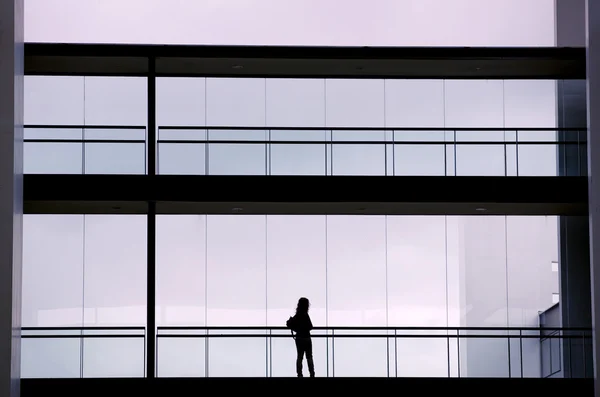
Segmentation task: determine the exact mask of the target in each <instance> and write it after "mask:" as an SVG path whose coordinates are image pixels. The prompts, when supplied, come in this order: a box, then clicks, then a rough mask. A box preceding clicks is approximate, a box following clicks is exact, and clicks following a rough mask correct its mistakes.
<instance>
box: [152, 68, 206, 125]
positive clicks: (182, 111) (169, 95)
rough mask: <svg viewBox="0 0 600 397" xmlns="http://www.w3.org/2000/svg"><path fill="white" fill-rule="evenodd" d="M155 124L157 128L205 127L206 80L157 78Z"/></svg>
mask: <svg viewBox="0 0 600 397" xmlns="http://www.w3.org/2000/svg"><path fill="white" fill-rule="evenodd" d="M156 123H157V124H158V126H159V127H162V126H201V125H205V124H206V79H204V78H196V77H158V78H157V79H156Z"/></svg>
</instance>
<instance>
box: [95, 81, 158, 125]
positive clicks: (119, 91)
mask: <svg viewBox="0 0 600 397" xmlns="http://www.w3.org/2000/svg"><path fill="white" fill-rule="evenodd" d="M147 89H148V87H147V79H146V78H145V77H120V76H119V77H112V76H111V77H107V76H86V77H85V124H89V125H123V126H145V125H146V123H147V122H148V118H147V114H148V113H147V109H148V100H147Z"/></svg>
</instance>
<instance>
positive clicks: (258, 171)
mask: <svg viewBox="0 0 600 397" xmlns="http://www.w3.org/2000/svg"><path fill="white" fill-rule="evenodd" d="M266 156H267V149H266V144H244V143H227V144H221V143H211V144H209V147H208V173H209V174H210V175H266V172H267V157H266Z"/></svg>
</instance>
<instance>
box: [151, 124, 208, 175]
mask: <svg viewBox="0 0 600 397" xmlns="http://www.w3.org/2000/svg"><path fill="white" fill-rule="evenodd" d="M206 139H207V131H206V130H196V129H185V130H182V129H162V130H161V129H159V130H158V147H157V151H158V159H157V166H158V173H159V174H171V175H204V174H205V173H206V148H207V146H206V143H201V141H206Z"/></svg>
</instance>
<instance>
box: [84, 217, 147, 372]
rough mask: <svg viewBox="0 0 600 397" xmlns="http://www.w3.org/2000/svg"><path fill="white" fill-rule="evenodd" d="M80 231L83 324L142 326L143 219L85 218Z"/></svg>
mask: <svg viewBox="0 0 600 397" xmlns="http://www.w3.org/2000/svg"><path fill="white" fill-rule="evenodd" d="M84 230H85V262H84V266H85V267H84V272H85V280H84V298H85V301H84V302H85V312H84V324H85V325H86V326H92V325H99V326H143V325H145V323H146V265H147V262H146V254H147V253H146V241H147V232H146V216H144V215H86V216H85V225H84ZM98 365H101V364H98ZM102 365H106V366H111V365H113V363H112V362H110V361H104V362H103V364H102Z"/></svg>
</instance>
